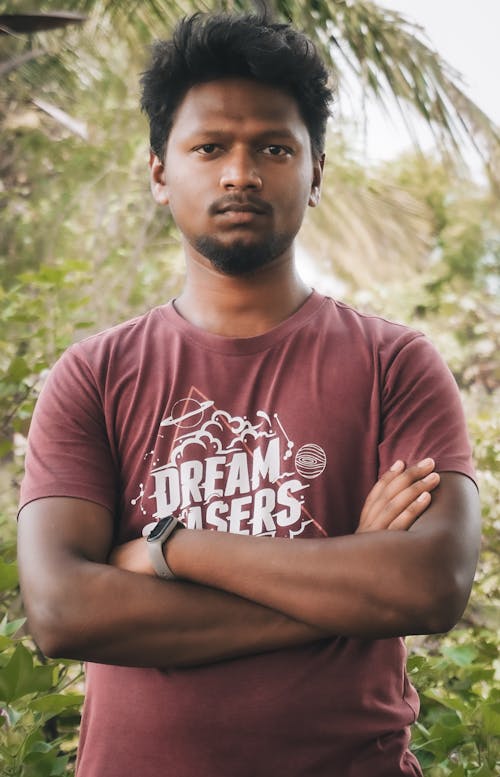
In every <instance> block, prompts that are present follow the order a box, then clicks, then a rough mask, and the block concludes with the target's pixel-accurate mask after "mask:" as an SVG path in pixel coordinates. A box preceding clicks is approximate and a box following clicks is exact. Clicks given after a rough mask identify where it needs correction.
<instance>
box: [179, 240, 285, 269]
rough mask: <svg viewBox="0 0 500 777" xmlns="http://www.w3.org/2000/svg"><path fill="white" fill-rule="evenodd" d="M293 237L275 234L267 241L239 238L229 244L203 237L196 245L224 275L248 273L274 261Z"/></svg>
mask: <svg viewBox="0 0 500 777" xmlns="http://www.w3.org/2000/svg"><path fill="white" fill-rule="evenodd" d="M292 240H293V238H292V239H291V240H290V239H289V237H288V236H287V237H286V238H285V236H281V235H274V236H272V237H270V238H269V239H268V240H266V241H259V242H258V243H248V242H245V241H242V240H237V241H234V242H233V243H231V244H230V245H227V244H225V243H222V242H221V241H220V240H218V239H217V238H212V237H202V238H199V240H197V241H196V243H195V245H194V247H195V248H196V250H197V251H198V252H199V253H200V254H201V255H202V256H204V257H205V258H206V259H208V261H209V262H210V263H211V264H212V265H213V266H214V267H215V268H216V269H217V270H219V272H222V273H224V275H246V274H248V273H252V272H255V270H259V269H260V268H261V267H265V266H266V265H268V264H270V263H271V262H273V261H274V260H275V259H277V258H278V256H280V255H281V254H282V253H284V252H285V251H286V249H287V248H289V247H290V245H291V243H292Z"/></svg>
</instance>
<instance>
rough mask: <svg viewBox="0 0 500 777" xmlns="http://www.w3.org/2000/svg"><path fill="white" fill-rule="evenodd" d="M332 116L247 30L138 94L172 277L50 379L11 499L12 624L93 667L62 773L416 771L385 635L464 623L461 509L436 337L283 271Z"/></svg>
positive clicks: (464, 524)
mask: <svg viewBox="0 0 500 777" xmlns="http://www.w3.org/2000/svg"><path fill="white" fill-rule="evenodd" d="M329 100H330V92H329V90H328V88H327V74H326V72H325V69H324V66H323V64H322V63H321V61H320V59H319V58H318V56H317V54H316V52H315V51H314V48H313V46H312V44H311V43H310V42H309V41H307V40H306V39H305V38H304V37H303V36H302V35H301V34H299V33H297V32H295V31H293V30H292V29H291V28H290V27H289V26H286V25H275V24H272V23H269V22H267V21H266V20H265V19H259V18H255V17H226V16H215V17H214V16H212V17H203V16H196V17H194V18H192V19H189V20H184V21H183V22H181V23H180V24H179V26H178V28H177V30H176V32H175V35H174V39H173V41H169V42H162V43H158V44H157V46H156V48H155V50H154V55H153V61H152V64H151V67H150V69H149V70H148V71H147V72H146V74H145V75H144V78H143V107H144V109H145V110H146V112H147V113H148V116H149V119H150V126H151V147H152V150H151V158H150V170H151V186H152V192H153V196H154V198H155V200H156V201H157V203H159V204H160V205H162V206H169V208H170V210H171V213H172V215H173V217H174V219H175V221H176V223H177V225H178V227H179V230H180V232H181V235H182V242H183V247H184V252H185V258H186V271H187V273H186V282H185V286H184V289H183V291H182V293H181V295H180V296H179V297H178V298H177V299H176V300H174V301H172V302H170V303H168V304H166V305H163V306H160V307H158V308H156V309H155V310H153V311H150V312H149V313H147V314H146V315H144V316H142V317H139V318H137V319H134V320H133V321H129V322H127V323H125V324H122V325H120V326H117V327H115V328H113V329H111V330H109V331H106V332H103V333H101V334H98V335H96V336H94V337H90V338H88V339H87V340H85V341H83V342H81V343H79V344H76V345H74V346H73V347H72V348H70V349H69V351H68V352H67V353H66V354H65V355H64V356H63V357H62V359H61V360H60V361H59V363H58V364H57V365H56V366H55V368H54V370H53V371H52V373H51V375H50V377H49V379H48V381H47V384H46V386H45V388H44V390H43V392H42V395H41V397H40V400H39V403H38V405H37V410H36V413H35V417H34V419H33V424H32V429H31V432H30V449H29V454H28V457H27V462H26V477H25V480H24V483H23V490H22V497H21V507H22V510H21V513H20V519H19V558H20V568H21V576H22V587H23V593H24V598H25V602H26V607H27V610H28V614H29V618H30V623H31V628H32V630H33V633H34V635H35V637H36V638H37V639H38V640H39V642H40V645H41V646H42V649H44V650H45V651H46V652H47V653H48V654H49V655H58V656H69V657H75V658H82V659H85V660H86V661H87V662H89V663H88V664H87V696H86V702H85V709H84V715H83V721H82V731H81V743H80V753H79V762H78V770H77V774H78V777H102V775H104V774H105V775H106V776H107V777H126V776H127V775H130V776H131V775H134V777H135V776H136V775H140V776H141V777H158V775H172V777H195V776H196V777H234V776H235V775H238V777H274V776H279V775H287V777H305V776H306V775H314V776H315V777H327V775H328V777H332V775H335V776H338V777H347V775H349V777H366V775H370V777H396V775H418V774H420V770H419V767H418V764H417V762H416V759H415V758H414V757H413V756H412V755H411V754H410V752H409V751H408V739H409V726H410V725H411V723H412V722H413V721H414V720H415V718H416V715H417V711H418V699H417V695H416V693H415V691H414V689H413V688H412V687H411V685H410V684H409V683H408V680H407V678H406V675H405V670H404V663H405V653H404V645H403V641H402V639H401V636H402V635H405V634H411V633H427V632H439V631H444V630H446V629H449V628H450V627H451V626H452V625H453V624H454V623H455V622H456V620H457V619H458V617H459V616H460V614H461V612H462V610H463V608H464V606H465V603H466V600H467V597H468V594H469V590H470V585H471V581H472V577H473V573H474V567H475V562H476V556H477V548H478V535H479V531H478V509H477V493H476V489H475V486H474V484H473V483H472V481H471V479H470V478H471V477H472V476H473V470H472V465H471V462H470V450H469V445H468V442H467V436H466V432H465V426H464V421H463V416H462V412H461V407H460V402H459V398H458V395H457V390H456V387H455V385H454V382H453V380H452V378H451V376H450V374H449V372H448V371H447V369H446V368H445V367H444V366H443V364H442V362H441V360H440V359H439V357H438V356H437V354H436V352H435V351H434V349H433V348H432V346H431V345H430V344H429V343H428V342H427V341H426V340H425V338H424V337H423V336H421V335H420V334H419V333H417V332H414V331H411V330H408V329H407V328H405V327H402V326H400V325H397V324H391V323H389V322H387V321H385V320H383V319H380V318H377V317H372V316H364V315H362V314H360V313H357V312H356V311H354V310H352V309H351V308H349V307H348V306H346V305H343V304H341V303H337V302H334V301H333V300H331V299H328V298H325V297H322V296H321V295H319V294H318V293H316V292H314V291H311V289H309V288H308V287H307V286H306V285H305V284H304V283H303V282H302V280H301V279H300V278H299V277H298V276H297V274H296V271H295V268H294V240H295V236H296V234H297V232H298V230H299V228H300V225H301V222H302V219H303V215H304V211H305V209H306V207H307V206H308V205H309V206H313V207H314V206H315V205H317V203H318V200H319V192H320V185H321V177H322V171H323V143H324V134H325V125H326V120H327V116H328V105H329ZM429 457H432V458H429ZM381 473H385V474H383V475H382V476H381ZM438 484H439V486H438ZM431 492H432V494H431ZM417 519H418V520H417ZM151 524H152V525H151ZM181 529H182V530H181ZM186 529H187V530H186ZM143 533H144V534H145V535H146V536H147V539H146V537H142V536H141V535H142V534H143Z"/></svg>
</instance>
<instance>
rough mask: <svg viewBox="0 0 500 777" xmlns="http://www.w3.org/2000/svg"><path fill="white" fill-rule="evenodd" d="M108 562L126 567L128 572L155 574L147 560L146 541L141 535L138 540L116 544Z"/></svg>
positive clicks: (115, 565)
mask: <svg viewBox="0 0 500 777" xmlns="http://www.w3.org/2000/svg"><path fill="white" fill-rule="evenodd" d="M108 564H112V565H113V566H114V567H118V568H119V569H126V570H127V571H128V572H137V573H138V574H141V575H153V576H156V572H155V571H154V569H153V567H152V566H151V562H150V560H149V554H148V549H147V546H146V541H145V540H144V539H143V538H142V537H141V538H140V539H138V540H131V541H130V542H124V543H123V545H117V547H116V548H113V550H112V551H111V553H110V556H109V558H108Z"/></svg>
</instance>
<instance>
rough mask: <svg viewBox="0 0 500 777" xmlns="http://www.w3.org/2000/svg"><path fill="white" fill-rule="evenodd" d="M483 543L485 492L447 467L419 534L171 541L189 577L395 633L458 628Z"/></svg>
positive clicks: (370, 634) (337, 628)
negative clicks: (481, 516) (480, 494)
mask: <svg viewBox="0 0 500 777" xmlns="http://www.w3.org/2000/svg"><path fill="white" fill-rule="evenodd" d="M479 541H480V529H479V505H478V496H477V490H476V488H475V486H474V485H473V483H472V481H470V480H469V478H467V477H466V476H464V475H460V474H457V473H452V472H447V473H442V474H441V484H440V487H439V488H438V489H437V491H436V492H435V494H434V496H433V501H432V505H431V506H430V507H429V508H428V510H427V511H426V512H425V514H424V515H423V516H422V517H421V518H420V519H419V520H418V521H416V522H415V523H414V525H413V526H412V527H411V529H410V530H409V531H371V532H369V533H367V532H358V533H357V534H355V535H349V536H345V537H338V538H331V539H330V538H329V539H321V540H303V541H300V540H298V541H297V540H288V539H279V540H273V541H268V540H266V539H264V538H263V539H261V538H252V537H245V536H240V535H229V534H216V533H211V532H177V533H176V534H175V535H174V536H173V538H172V542H171V543H166V546H165V548H166V559H167V563H168V565H169V566H170V568H171V569H172V571H173V572H174V573H175V574H177V575H179V576H180V577H181V578H183V579H187V580H192V581H195V582H198V583H202V584H204V585H210V586H214V587H216V588H219V589H221V590H225V591H231V592H232V593H236V594H238V595H239V596H242V597H246V598H248V599H250V600H252V601H254V602H258V603H260V604H263V605H266V606H268V607H273V608H275V609H276V610H279V611H281V612H283V613H285V614H286V615H288V616H290V617H293V618H298V619H300V620H303V621H304V622H306V623H310V624H311V625H314V626H315V627H317V628H320V629H326V630H327V631H330V632H332V633H337V634H342V635H346V636H353V637H361V638H385V637H389V636H394V635H405V634H420V633H433V632H442V631H447V630H448V629H450V628H452V626H453V625H454V624H455V623H456V621H457V620H458V618H459V617H460V615H461V614H462V612H463V610H464V608H465V605H466V603H467V599H468V596H469V593H470V588H471V585H472V580H473V576H474V570H475V566H476V562H477V556H478V550H479Z"/></svg>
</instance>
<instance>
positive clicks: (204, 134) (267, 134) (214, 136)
mask: <svg viewBox="0 0 500 777" xmlns="http://www.w3.org/2000/svg"><path fill="white" fill-rule="evenodd" d="M231 134H232V133H231V132H229V131H227V132H226V131H225V130H218V129H213V130H211V129H207V128H206V127H204V128H203V129H201V130H200V131H199V132H197V131H196V130H193V132H192V133H190V136H191V137H196V138H199V139H202V138H210V139H211V140H224V139H225V138H227V137H228V136H230V135H231ZM276 138H279V139H280V140H292V141H294V142H295V143H299V142H300V141H299V138H298V137H297V135H295V134H294V133H293V132H291V130H289V129H288V128H286V127H275V128H270V129H266V130H263V131H262V132H258V133H257V134H256V135H255V136H254V137H253V139H254V140H256V141H261V142H262V141H265V140H275V139H276Z"/></svg>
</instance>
